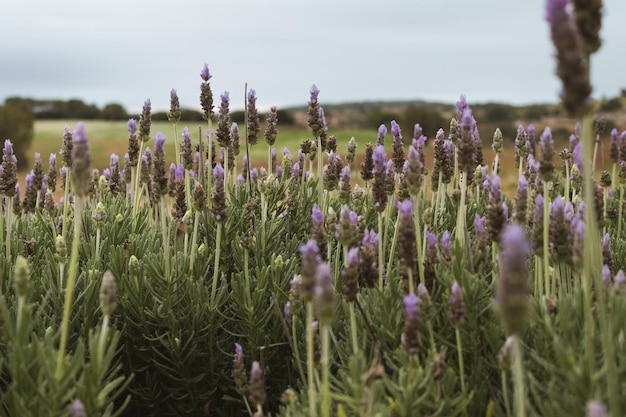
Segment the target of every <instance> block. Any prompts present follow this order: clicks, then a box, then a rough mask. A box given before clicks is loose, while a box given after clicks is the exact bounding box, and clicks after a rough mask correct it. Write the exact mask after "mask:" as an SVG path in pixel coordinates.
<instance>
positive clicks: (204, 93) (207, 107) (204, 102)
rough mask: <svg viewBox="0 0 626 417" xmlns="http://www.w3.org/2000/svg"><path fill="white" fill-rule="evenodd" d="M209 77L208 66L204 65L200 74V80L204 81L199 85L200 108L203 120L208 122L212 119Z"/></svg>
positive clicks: (211, 93) (211, 94) (211, 96)
mask: <svg viewBox="0 0 626 417" xmlns="http://www.w3.org/2000/svg"><path fill="white" fill-rule="evenodd" d="M211 77H212V75H211V74H210V73H209V67H208V65H207V64H204V66H203V67H202V71H201V72H200V78H202V80H203V81H204V82H203V83H202V84H200V106H201V107H202V113H203V118H204V120H209V119H211V118H212V117H213V92H212V91H211V84H210V83H209V80H210V79H211Z"/></svg>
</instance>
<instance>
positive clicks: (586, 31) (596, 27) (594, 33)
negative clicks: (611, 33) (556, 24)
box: [573, 0, 602, 55]
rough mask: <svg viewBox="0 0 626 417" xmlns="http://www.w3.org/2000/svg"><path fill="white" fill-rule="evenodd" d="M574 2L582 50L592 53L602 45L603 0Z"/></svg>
mask: <svg viewBox="0 0 626 417" xmlns="http://www.w3.org/2000/svg"><path fill="white" fill-rule="evenodd" d="M573 3H574V14H575V17H576V27H577V29H578V33H579V34H580V41H581V50H582V51H583V53H584V54H586V55H591V54H592V53H594V52H597V51H598V49H600V46H601V45H602V40H601V39H600V35H599V34H600V28H601V27H602V0H573Z"/></svg>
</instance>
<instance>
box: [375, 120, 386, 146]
mask: <svg viewBox="0 0 626 417" xmlns="http://www.w3.org/2000/svg"><path fill="white" fill-rule="evenodd" d="M385 136H387V126H385V125H384V124H382V125H380V126H378V140H377V141H376V144H377V145H383V146H384V145H385ZM383 149H384V148H383Z"/></svg>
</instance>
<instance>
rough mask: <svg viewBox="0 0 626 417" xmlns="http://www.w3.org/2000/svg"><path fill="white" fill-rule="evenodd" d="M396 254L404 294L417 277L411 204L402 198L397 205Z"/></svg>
mask: <svg viewBox="0 0 626 417" xmlns="http://www.w3.org/2000/svg"><path fill="white" fill-rule="evenodd" d="M398 255H400V268H401V273H402V283H403V289H404V292H405V294H406V293H408V292H409V288H411V285H410V284H409V279H411V280H413V282H415V280H416V278H417V248H416V244H415V226H414V225H413V204H412V203H411V200H404V201H403V202H402V203H400V204H399V205H398Z"/></svg>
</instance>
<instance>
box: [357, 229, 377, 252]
mask: <svg viewBox="0 0 626 417" xmlns="http://www.w3.org/2000/svg"><path fill="white" fill-rule="evenodd" d="M361 244H362V245H363V246H368V247H374V248H377V247H378V234H377V233H376V232H375V231H374V230H368V229H365V232H364V234H363V240H362V241H361Z"/></svg>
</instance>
